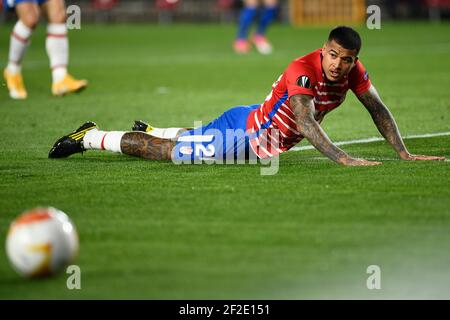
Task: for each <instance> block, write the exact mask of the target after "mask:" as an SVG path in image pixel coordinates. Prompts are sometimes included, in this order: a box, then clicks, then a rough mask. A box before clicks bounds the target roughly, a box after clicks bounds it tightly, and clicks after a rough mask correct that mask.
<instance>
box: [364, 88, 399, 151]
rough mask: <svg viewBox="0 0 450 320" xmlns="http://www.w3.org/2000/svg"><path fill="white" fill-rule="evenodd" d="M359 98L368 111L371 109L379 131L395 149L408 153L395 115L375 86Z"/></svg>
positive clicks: (370, 111)
mask: <svg viewBox="0 0 450 320" xmlns="http://www.w3.org/2000/svg"><path fill="white" fill-rule="evenodd" d="M358 99H359V101H361V103H362V104H363V105H364V106H365V107H366V109H367V111H369V113H370V115H371V116H372V119H373V122H374V123H375V125H376V126H377V128H378V131H380V133H381V135H382V136H383V137H384V138H385V139H386V140H387V141H388V142H389V143H390V144H391V145H392V147H393V148H394V150H395V151H397V153H398V154H399V155H400V156H402V155H404V154H406V153H407V152H408V151H407V149H406V146H405V144H404V143H403V139H402V137H401V135H400V131H399V130H398V127H397V124H396V123H395V120H394V117H393V116H392V114H391V112H390V111H389V109H388V108H387V107H386V106H385V104H384V103H383V101H381V98H380V96H379V95H378V92H377V90H376V89H375V87H374V86H371V87H370V88H369V90H367V91H366V92H365V93H363V94H361V95H359V96H358Z"/></svg>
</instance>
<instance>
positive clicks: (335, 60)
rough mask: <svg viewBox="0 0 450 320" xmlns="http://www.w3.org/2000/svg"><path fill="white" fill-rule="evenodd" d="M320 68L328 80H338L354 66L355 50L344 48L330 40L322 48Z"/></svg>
mask: <svg viewBox="0 0 450 320" xmlns="http://www.w3.org/2000/svg"><path fill="white" fill-rule="evenodd" d="M322 56H323V59H322V69H323V71H324V72H325V75H326V77H327V79H328V80H330V81H339V80H341V79H342V78H343V77H344V76H346V75H347V74H349V73H350V71H351V70H352V68H353V67H354V66H355V63H356V60H357V59H358V58H357V56H356V50H350V49H345V48H344V47H342V46H340V45H339V44H338V43H337V42H336V41H334V40H332V41H331V42H327V43H325V44H324V46H323V48H322Z"/></svg>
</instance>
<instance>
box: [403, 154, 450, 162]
mask: <svg viewBox="0 0 450 320" xmlns="http://www.w3.org/2000/svg"><path fill="white" fill-rule="evenodd" d="M400 157H401V158H402V159H403V160H410V161H442V160H445V157H436V156H424V155H419V154H410V153H405V154H400Z"/></svg>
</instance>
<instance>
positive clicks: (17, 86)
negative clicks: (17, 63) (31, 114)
mask: <svg viewBox="0 0 450 320" xmlns="http://www.w3.org/2000/svg"><path fill="white" fill-rule="evenodd" d="M3 76H4V77H5V80H6V85H7V86H8V90H9V96H10V97H11V98H13V99H25V98H26V97H27V90H25V86H24V84H23V79H22V74H21V73H17V74H12V73H10V72H9V71H8V70H7V69H5V70H4V71H3Z"/></svg>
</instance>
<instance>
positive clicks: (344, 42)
mask: <svg viewBox="0 0 450 320" xmlns="http://www.w3.org/2000/svg"><path fill="white" fill-rule="evenodd" d="M331 40H334V41H336V42H337V43H338V44H339V45H341V46H342V47H344V48H345V49H348V50H356V54H358V53H359V50H360V49H361V37H360V36H359V33H358V32H356V30H355V29H353V28H351V27H346V26H338V27H336V28H334V29H333V30H331V32H330V35H329V36H328V42H331Z"/></svg>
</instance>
